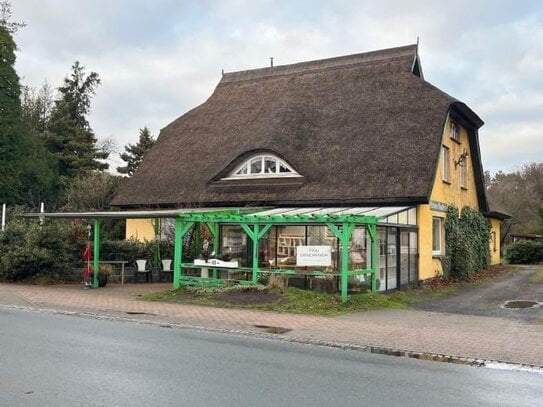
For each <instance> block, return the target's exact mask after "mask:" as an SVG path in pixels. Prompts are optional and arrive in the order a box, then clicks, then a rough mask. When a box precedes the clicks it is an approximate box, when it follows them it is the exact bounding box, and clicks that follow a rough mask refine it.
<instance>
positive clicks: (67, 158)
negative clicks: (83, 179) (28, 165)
mask: <svg viewBox="0 0 543 407" xmlns="http://www.w3.org/2000/svg"><path fill="white" fill-rule="evenodd" d="M99 84H100V79H99V77H98V74H97V73H96V72H91V73H90V75H88V76H86V74H85V68H84V67H83V66H81V65H80V64H79V62H77V61H76V62H75V63H74V65H72V73H71V74H70V76H69V77H67V78H65V79H64V86H61V87H60V88H59V89H58V90H59V92H60V98H59V99H57V100H55V105H54V107H53V111H52V114H51V119H50V121H49V125H48V128H47V132H46V133H45V134H44V142H45V146H46V147H47V150H48V151H49V152H50V153H51V154H52V156H53V157H54V159H55V161H56V162H57V165H58V172H59V175H60V176H61V177H62V178H63V179H64V180H65V181H67V179H69V178H76V177H78V176H80V175H83V174H85V173H87V172H88V171H92V170H105V169H107V168H108V164H106V163H103V162H100V161H99V160H102V159H106V158H107V157H108V155H109V154H108V153H107V152H105V151H101V150H100V149H99V148H98V147H97V145H96V142H97V139H96V136H95V135H94V132H93V131H92V129H91V127H90V125H89V122H88V121H87V118H86V115H87V114H88V113H89V111H90V103H91V98H92V96H93V95H94V93H95V89H96V87H97V86H98V85H99Z"/></svg>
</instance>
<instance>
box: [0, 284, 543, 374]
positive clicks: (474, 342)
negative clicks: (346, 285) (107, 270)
mask: <svg viewBox="0 0 543 407" xmlns="http://www.w3.org/2000/svg"><path fill="white" fill-rule="evenodd" d="M169 287H171V285H169V284H127V285H124V286H121V285H108V286H107V287H105V288H100V289H93V290H83V289H82V286H81V285H57V286H30V285H18V284H0V305H7V306H9V305H12V306H13V305H15V306H20V307H27V308H28V307H30V308H38V309H52V310H57V311H70V312H87V313H94V314H100V315H108V316H112V317H130V318H140V319H145V320H151V321H155V322H159V323H165V324H167V323H170V324H179V325H183V326H190V327H199V328H207V329H220V330H231V331H237V332H240V331H241V332H247V333H261V332H263V331H262V327H263V326H268V327H281V328H285V329H288V330H289V331H288V332H285V333H283V334H281V337H283V338H285V339H288V338H291V339H296V340H298V341H302V342H303V341H304V340H305V341H308V342H312V343H327V342H330V343H332V342H333V343H335V344H340V345H341V344H345V345H346V346H351V345H354V346H371V347H377V348H386V349H398V350H403V351H412V352H420V353H431V354H440V355H450V356H459V357H466V358H473V359H486V360H495V361H503V362H510V363H520V364H529V365H535V366H543V346H542V344H543V326H542V325H530V324H527V323H523V322H519V321H514V320H509V319H504V318H493V317H479V316H468V315H457V314H447V313H435V312H428V311H414V310H407V311H405V310H381V311H371V312H364V313H356V314H349V315H344V316H341V317H334V318H328V317H316V316H307V315H295V314H283V313H274V312H265V311H254V310H240V309H223V308H212V307H203V306H195V305H181V304H167V303H160V302H147V301H141V300H138V299H137V296H138V295H139V294H144V293H149V292H155V291H160V290H165V289H167V288H169ZM257 326H260V328H259V327H257Z"/></svg>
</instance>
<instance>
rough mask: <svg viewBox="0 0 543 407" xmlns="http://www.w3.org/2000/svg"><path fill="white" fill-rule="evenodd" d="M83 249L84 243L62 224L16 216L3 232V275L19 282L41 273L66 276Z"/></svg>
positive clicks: (0, 235) (0, 243)
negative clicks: (27, 220) (28, 220)
mask: <svg viewBox="0 0 543 407" xmlns="http://www.w3.org/2000/svg"><path fill="white" fill-rule="evenodd" d="M83 248H84V242H83V241H81V240H77V239H76V240H74V239H73V236H72V234H71V232H70V230H69V228H68V227H67V226H66V225H63V224H62V223H59V222H51V221H46V222H44V223H43V224H40V223H39V222H36V221H33V222H28V223H27V222H25V221H23V220H22V219H20V218H16V219H13V220H12V221H11V222H10V223H8V225H7V227H6V230H5V231H4V232H3V233H0V253H1V256H0V278H1V279H5V280H8V281H20V280H24V279H27V278H32V277H35V276H36V275H38V274H39V275H44V276H51V277H53V278H56V279H63V278H65V277H66V276H68V275H69V274H70V273H71V269H72V267H73V265H74V264H76V263H77V262H78V261H80V259H81V253H82V252H83Z"/></svg>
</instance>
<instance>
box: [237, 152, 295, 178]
mask: <svg viewBox="0 0 543 407" xmlns="http://www.w3.org/2000/svg"><path fill="white" fill-rule="evenodd" d="M299 176H300V174H298V173H297V172H296V171H295V170H294V169H293V168H292V167H291V166H290V165H288V164H287V163H286V162H285V161H284V160H282V159H280V158H279V157H276V156H274V155H271V154H260V155H255V156H252V157H251V158H249V159H247V160H245V161H244V162H243V163H241V164H240V165H238V166H237V167H236V168H235V169H234V171H232V172H231V173H230V174H229V175H228V176H227V177H226V178H227V179H232V178H275V177H299Z"/></svg>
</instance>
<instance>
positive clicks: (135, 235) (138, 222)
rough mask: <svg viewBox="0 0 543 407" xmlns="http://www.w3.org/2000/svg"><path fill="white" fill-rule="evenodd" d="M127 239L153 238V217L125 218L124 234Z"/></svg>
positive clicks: (141, 239)
mask: <svg viewBox="0 0 543 407" xmlns="http://www.w3.org/2000/svg"><path fill="white" fill-rule="evenodd" d="M125 237H126V239H127V240H130V239H133V240H139V241H142V242H143V241H145V240H153V239H154V238H155V227H154V221H153V219H127V220H126V234H125Z"/></svg>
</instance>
